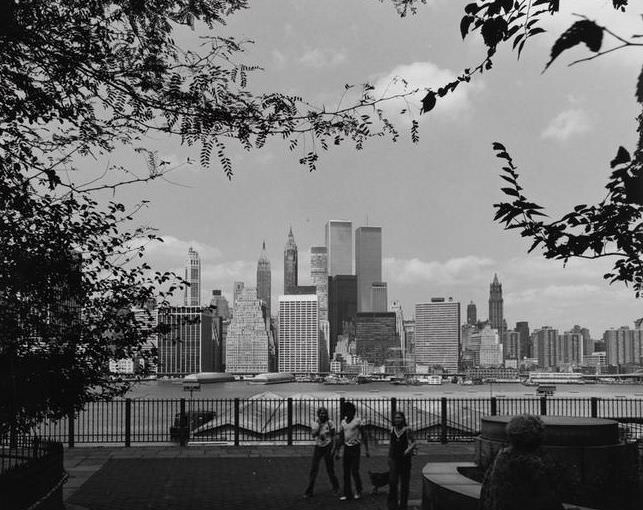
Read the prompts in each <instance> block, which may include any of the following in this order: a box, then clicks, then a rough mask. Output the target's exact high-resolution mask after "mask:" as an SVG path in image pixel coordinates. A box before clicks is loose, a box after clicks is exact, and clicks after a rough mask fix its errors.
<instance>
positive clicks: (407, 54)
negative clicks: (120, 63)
mask: <svg viewBox="0 0 643 510" xmlns="http://www.w3.org/2000/svg"><path fill="white" fill-rule="evenodd" d="M466 3H467V2H464V1H460V0H429V2H428V5H426V6H420V7H419V11H418V14H417V15H415V16H408V17H406V18H400V17H399V16H397V14H396V13H395V10H394V8H393V6H392V5H391V4H390V3H389V2H387V1H386V0H385V1H384V2H382V3H380V2H379V1H377V0H351V1H346V0H325V1H323V2H320V1H318V0H271V1H270V2H266V1H258V0H254V1H250V8H249V9H247V10H245V11H242V12H240V13H238V14H235V15H234V16H232V17H231V18H230V19H229V21H228V24H227V25H226V26H225V27H223V28H221V27H219V28H217V33H219V34H220V35H224V34H226V35H235V36H236V37H239V38H245V39H249V40H252V41H254V44H252V45H250V46H249V47H248V49H247V51H246V52H245V54H244V61H245V62H246V63H248V64H258V65H260V66H261V67H262V68H263V71H260V72H257V73H253V74H252V75H251V78H250V84H249V87H250V89H251V90H253V91H255V92H261V91H266V92H270V91H278V92H285V93H289V94H296V95H300V96H303V97H305V98H306V99H307V100H309V101H310V102H311V103H314V104H316V105H322V104H323V105H327V106H328V107H329V108H330V107H334V106H336V105H337V104H338V102H339V100H340V98H341V96H342V93H343V91H344V84H346V83H350V84H359V83H364V82H369V83H372V84H374V85H375V87H376V89H375V90H376V93H378V94H379V93H382V94H384V93H390V92H395V91H397V88H396V87H398V86H399V85H396V84H394V83H393V78H395V77H398V76H399V77H403V78H405V79H406V80H407V81H408V82H409V84H410V85H411V86H412V87H415V86H417V87H420V88H425V87H431V86H434V87H435V86H436V85H437V86H439V85H441V84H443V83H445V82H446V81H449V80H450V79H452V78H453V77H455V76H456V75H457V74H459V73H460V72H461V71H462V70H463V69H464V68H466V67H471V66H472V65H475V64H477V63H478V62H479V61H481V60H482V58H483V56H484V49H483V46H482V43H481V40H480V39H479V35H477V34H476V35H475V36H474V37H472V38H470V39H467V40H466V41H462V38H461V36H460V30H459V21H460V18H461V16H462V9H463V6H464V5H465V4H466ZM561 3H562V4H563V7H564V9H565V12H564V13H562V14H559V15H557V16H555V17H554V18H552V19H551V20H550V21H549V23H548V26H549V27H550V28H551V31H552V32H551V33H547V34H544V35H541V36H539V37H537V38H534V39H532V40H531V41H530V44H528V45H527V46H526V47H525V50H524V52H523V55H522V57H521V58H520V60H517V58H516V54H515V53H512V52H511V51H509V48H505V49H504V50H501V51H500V52H499V55H498V57H497V58H496V62H495V66H494V69H493V70H492V71H490V72H488V73H485V74H484V75H482V76H477V77H476V78H475V79H474V80H473V81H472V83H470V84H468V86H461V87H460V88H459V90H458V92H457V93H456V94H454V95H453V96H452V97H449V98H448V99H447V100H446V101H444V102H443V103H440V104H438V106H437V107H436V109H435V110H434V111H432V112H431V113H430V114H429V115H424V116H422V117H420V116H419V115H418V112H417V110H415V112H414V113H413V117H409V115H408V114H407V115H404V116H399V115H398V114H397V112H398V111H399V110H400V108H401V107H402V106H401V105H400V104H397V105H395V106H393V107H391V109H390V110H389V112H390V113H391V114H392V115H393V118H394V119H395V120H396V123H397V125H398V127H399V128H400V130H401V137H400V140H399V141H398V142H397V143H392V142H391V141H390V140H387V139H378V140H375V141H373V142H369V143H368V144H367V145H366V146H365V148H364V150H362V151H356V150H355V149H354V148H353V147H352V146H350V144H346V145H343V146H341V147H339V148H333V149H332V150H330V151H329V152H328V153H323V154H321V155H320V156H321V158H320V161H319V164H318V168H317V170H316V171H315V172H313V173H310V172H309V171H308V169H307V168H306V167H304V166H301V165H300V164H299V163H298V159H299V158H300V157H301V155H302V154H301V153H300V152H299V151H297V150H295V151H294V152H290V151H289V150H288V147H287V145H286V144H284V143H282V142H279V141H275V142H269V143H268V144H266V146H265V147H264V148H263V149H261V150H255V151H251V152H246V151H244V150H242V149H241V148H240V147H238V146H236V145H232V146H230V148H229V154H230V156H231V159H232V162H233V166H234V172H235V174H234V177H233V178H232V180H231V181H228V179H227V178H226V177H225V175H224V173H223V170H222V169H221V167H220V166H219V165H218V164H217V163H216V161H215V162H213V163H212V164H211V166H210V167H209V168H201V167H200V166H199V165H198V164H186V163H185V162H186V161H187V159H188V158H190V159H191V160H192V161H194V160H197V161H198V156H199V154H198V149H195V148H190V147H182V146H181V145H180V143H179V141H178V140H175V139H169V138H167V139H166V138H163V137H161V136H159V135H151V136H150V137H148V138H147V139H145V140H143V142H142V143H143V144H145V146H146V147H148V148H149V149H150V150H158V151H159V158H160V159H164V160H167V161H170V162H171V163H172V165H173V167H176V169H175V170H173V171H172V172H171V173H170V174H168V175H167V180H162V181H158V182H153V183H151V184H145V185H140V186H134V187H129V188H121V189H119V190H118V191H117V192H116V193H115V195H114V196H111V195H110V196H109V198H110V199H111V198H115V199H117V200H120V201H123V202H125V203H133V202H135V201H139V200H150V204H149V206H148V207H147V208H146V209H145V211H143V212H142V213H139V215H138V216H137V219H136V221H137V222H140V223H142V224H146V225H151V226H154V227H156V228H157V229H158V233H159V235H161V236H163V238H164V239H165V242H164V243H163V244H158V245H152V246H150V247H149V248H148V255H147V257H148V261H149V262H151V263H152V264H153V266H154V268H155V269H159V270H166V269H171V270H175V271H178V272H182V269H181V268H182V267H183V265H184V263H185V258H186V255H187V250H188V247H190V246H192V247H194V248H195V249H196V250H197V251H198V252H199V253H200V256H201V261H202V287H203V296H202V297H203V300H204V301H206V302H208V301H209V297H208V296H209V295H210V292H211V290H212V289H221V290H222V291H223V293H224V294H225V295H226V296H228V298H230V297H231V294H232V285H233V282H234V281H236V280H241V281H245V282H246V285H247V286H255V285H256V281H255V280H256V276H255V272H256V264H257V259H258V257H259V255H260V252H261V246H262V242H263V241H265V242H266V249H267V253H268V256H269V258H270V260H271V263H272V291H273V292H272V293H273V303H277V297H278V296H279V294H281V293H282V291H283V249H284V245H285V243H286V241H287V235H288V230H289V228H290V227H292V230H293V234H294V237H295V241H296V243H297V245H298V248H299V266H300V270H299V280H300V284H307V283H309V282H310V253H309V251H310V247H311V246H323V244H324V225H325V223H326V222H327V221H328V220H329V219H341V220H350V221H352V222H353V227H354V228H357V227H359V226H362V225H366V224H368V225H372V226H381V227H382V230H383V247H382V253H383V257H384V261H383V279H384V280H385V281H386V282H387V283H388V298H389V302H392V301H393V300H397V301H399V302H400V303H401V304H402V306H403V310H404V313H405V316H407V317H409V318H412V317H413V315H414V306H415V303H418V302H425V301H428V300H430V298H431V297H436V296H443V297H453V298H454V299H455V300H457V301H460V302H461V303H462V315H463V316H466V304H467V303H469V302H470V301H473V302H474V303H476V305H477V307H478V316H479V318H481V319H486V318H487V316H488V296H489V284H490V283H491V281H492V280H493V276H494V273H497V274H498V278H499V280H500V282H501V283H502V285H503V295H504V315H505V318H506V320H507V322H508V324H509V326H510V327H513V326H514V324H515V322H516V321H522V320H527V321H529V324H530V326H531V327H532V328H536V327H541V326H544V325H548V326H552V327H555V328H558V329H560V330H567V329H570V328H571V327H572V326H573V325H575V324H579V325H582V326H584V327H588V328H590V330H591V332H592V335H593V337H594V338H600V337H601V335H602V332H603V331H604V330H605V329H608V328H611V327H620V326H623V325H629V326H630V327H632V326H633V321H634V320H635V319H638V318H639V317H642V316H643V310H642V309H641V305H640V302H638V301H637V300H636V299H635V297H634V293H633V292H632V291H631V290H629V289H626V288H625V287H623V286H622V285H618V284H615V285H612V286H610V285H608V283H607V282H606V281H604V280H603V278H602V275H603V274H604V272H605V271H606V270H607V269H608V268H609V264H608V262H606V261H602V260H601V261H577V260H576V261H575V260H573V261H570V262H569V263H568V265H567V267H563V266H562V263H561V262H559V261H549V260H545V259H544V258H543V257H542V255H541V254H540V253H539V252H538V251H536V252H534V253H533V254H531V255H527V254H526V252H527V249H528V247H529V243H528V241H526V240H524V239H522V238H521V237H520V236H519V235H518V234H517V233H516V232H515V231H504V230H503V229H502V227H501V226H500V225H498V224H496V223H494V222H493V216H494V209H493V204H494V203H496V202H498V201H500V200H502V199H503V194H502V193H501V192H500V191H499V189H500V188H501V187H502V185H503V181H501V179H500V178H499V177H498V175H499V172H500V169H501V166H502V165H501V164H500V162H499V161H498V160H497V159H496V158H495V156H494V153H493V151H492V149H491V144H492V143H493V142H494V141H500V142H502V143H503V144H504V145H505V146H506V147H507V148H508V150H509V151H510V153H511V154H512V156H513V158H514V162H515V163H516V164H517V165H518V167H519V170H518V171H519V173H520V175H521V181H522V185H523V186H524V188H525V190H526V195H527V197H528V198H531V199H533V200H534V201H536V202H537V203H540V204H541V205H544V206H546V207H547V208H548V210H549V212H550V214H551V215H552V216H556V215H558V214H561V213H563V214H564V213H565V212H567V211H568V210H570V209H571V208H572V207H573V206H574V205H576V204H579V203H594V202H597V201H599V200H600V199H601V198H602V196H603V194H604V193H603V192H604V186H605V184H606V182H607V178H608V176H609V173H610V169H609V162H610V160H611V159H612V158H613V157H614V156H615V154H616V151H617V149H618V146H619V145H624V146H625V147H627V148H629V149H630V150H631V149H633V148H634V145H635V141H636V123H635V117H636V115H637V113H638V105H637V104H636V102H635V100H634V89H635V84H636V79H637V76H638V73H639V71H640V68H641V58H640V57H641V52H640V51H638V50H636V49H626V50H622V51H618V52H615V53H613V54H611V55H607V56H604V57H602V58H599V59H597V60H594V61H591V62H587V63H582V64H578V65H575V66H572V67H569V66H568V64H569V63H570V62H572V61H573V60H575V59H578V58H582V57H585V56H588V55H589V52H588V50H587V49H586V48H585V47H584V46H583V47H580V46H579V47H577V48H574V49H572V50H569V51H568V52H565V53H563V55H561V56H560V57H559V58H558V59H557V61H556V62H554V64H553V65H552V66H551V67H550V68H549V70H548V71H547V72H545V73H542V70H543V69H544V66H545V63H546V62H547V61H548V60H549V58H548V57H549V50H550V48H551V46H552V44H553V42H554V41H555V38H556V36H557V35H558V34H560V33H561V32H562V31H563V30H564V29H565V28H567V27H568V26H569V25H570V24H571V23H572V22H573V21H575V20H576V19H578V18H575V17H574V16H573V14H572V13H574V12H581V13H584V14H586V15H587V16H588V17H590V18H591V19H595V20H597V21H598V22H601V23H603V24H605V25H607V26H609V27H610V28H611V29H613V30H614V31H615V32H616V33H619V34H621V35H624V36H628V35H631V34H633V33H640V32H643V23H642V22H641V16H640V14H641V12H639V11H643V8H641V6H639V5H637V6H635V7H636V8H631V9H630V12H629V13H628V14H621V13H616V12H614V11H613V9H612V8H611V0H593V1H589V0H584V1H567V2H561ZM632 3H634V2H632ZM637 8H638V10H637ZM201 30H202V29H198V30H196V31H195V32H193V33H182V34H180V37H178V38H177V41H178V42H179V43H180V44H181V43H184V44H192V45H193V44H194V42H195V39H194V38H195V37H198V35H200V33H202V32H200V31H201ZM610 45H613V42H612V41H610V40H609V38H606V40H605V41H604V47H605V48H608V47H610ZM420 98H421V96H419V97H417V98H415V99H414V100H413V101H415V103H414V104H419V102H418V101H417V100H418V99H420ZM344 101H347V99H346V98H345V99H344ZM343 104H346V103H343ZM410 118H415V119H418V120H419V121H420V137H421V138H420V142H419V143H417V144H412V143H411V141H410V134H409V131H408V126H409V123H410ZM110 158H111V162H112V163H121V164H124V165H128V166H129V167H130V168H132V169H133V170H135V171H136V170H138V171H140V172H141V173H144V165H145V163H144V160H143V158H142V155H141V154H138V153H134V152H133V151H132V150H127V149H123V150H120V151H118V152H117V153H114V154H112V155H110ZM275 312H276V307H275V306H274V305H273V314H274V313H275Z"/></svg>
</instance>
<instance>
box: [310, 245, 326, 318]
mask: <svg viewBox="0 0 643 510" xmlns="http://www.w3.org/2000/svg"><path fill="white" fill-rule="evenodd" d="M310 279H311V281H312V282H313V285H314V286H315V292H316V294H317V301H318V302H319V319H320V320H324V321H327V320H328V252H327V250H326V247H325V246H313V247H311V248H310Z"/></svg>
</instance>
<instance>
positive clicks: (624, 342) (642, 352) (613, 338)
mask: <svg viewBox="0 0 643 510" xmlns="http://www.w3.org/2000/svg"><path fill="white" fill-rule="evenodd" d="M603 342H605V353H606V363H607V364H608V365H613V366H618V365H631V364H636V365H641V364H643V329H638V328H637V329H630V328H629V327H628V326H621V327H620V328H618V329H608V330H607V331H605V333H603Z"/></svg>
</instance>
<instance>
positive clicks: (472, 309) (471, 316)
mask: <svg viewBox="0 0 643 510" xmlns="http://www.w3.org/2000/svg"><path fill="white" fill-rule="evenodd" d="M477 323H478V309H477V308H476V304H475V303H474V302H473V301H471V303H469V304H468V305H467V324H470V325H471V326H475V325H476V324H477Z"/></svg>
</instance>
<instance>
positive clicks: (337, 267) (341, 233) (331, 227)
mask: <svg viewBox="0 0 643 510" xmlns="http://www.w3.org/2000/svg"><path fill="white" fill-rule="evenodd" d="M326 250H327V254H328V276H336V275H338V274H353V224H352V223H351V222H350V221H339V220H330V221H329V222H328V223H326Z"/></svg>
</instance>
